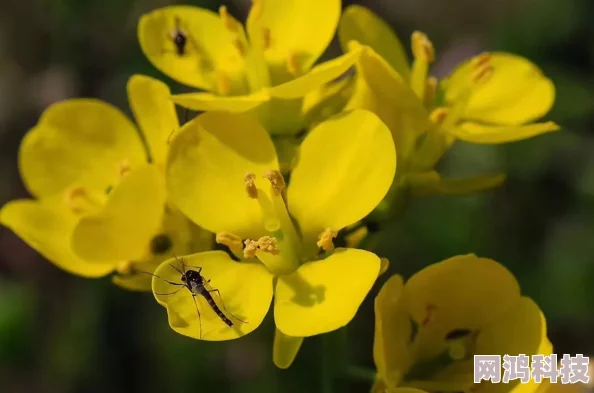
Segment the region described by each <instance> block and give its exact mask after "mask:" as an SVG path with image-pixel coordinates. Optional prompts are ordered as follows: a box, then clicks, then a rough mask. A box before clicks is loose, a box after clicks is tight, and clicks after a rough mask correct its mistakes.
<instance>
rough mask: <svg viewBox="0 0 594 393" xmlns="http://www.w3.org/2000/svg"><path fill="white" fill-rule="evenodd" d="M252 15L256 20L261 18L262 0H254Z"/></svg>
mask: <svg viewBox="0 0 594 393" xmlns="http://www.w3.org/2000/svg"><path fill="white" fill-rule="evenodd" d="M250 14H251V16H252V17H253V18H254V19H258V18H260V16H261V15H262V0H252V9H251V10H250Z"/></svg>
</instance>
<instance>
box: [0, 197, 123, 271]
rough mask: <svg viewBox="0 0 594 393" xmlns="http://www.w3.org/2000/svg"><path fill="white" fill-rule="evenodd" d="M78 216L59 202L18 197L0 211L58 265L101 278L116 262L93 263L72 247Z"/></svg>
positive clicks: (8, 224)
mask: <svg viewBox="0 0 594 393" xmlns="http://www.w3.org/2000/svg"><path fill="white" fill-rule="evenodd" d="M77 222H78V218H77V217H76V216H75V215H74V214H72V213H71V212H70V211H68V210H66V209H65V208H63V207H60V206H59V205H57V204H53V203H46V202H38V201H34V200H16V201H12V202H9V203H7V204H6V205H4V206H3V207H2V210H0V223H2V225H4V226H6V227H8V228H10V230H12V231H13V232H14V233H15V234H16V235H17V236H19V237H20V238H21V239H23V241H24V242H25V243H27V244H28V245H29V246H31V247H32V248H33V249H35V250H36V251H37V252H39V253H40V254H41V255H43V257H44V258H46V259H47V260H49V261H50V262H51V263H53V264H54V265H56V266H58V267H59V268H61V269H63V270H65V271H67V272H69V273H72V274H76V275H78V276H83V277H101V276H105V275H106V274H109V273H110V272H111V271H112V270H113V269H114V268H115V264H114V263H113V262H110V263H106V262H101V263H99V262H98V263H91V262H88V261H85V260H82V259H80V258H79V257H78V256H77V255H76V254H74V252H73V251H72V249H71V248H70V238H71V235H72V231H73V230H74V226H75V225H76V223H77Z"/></svg>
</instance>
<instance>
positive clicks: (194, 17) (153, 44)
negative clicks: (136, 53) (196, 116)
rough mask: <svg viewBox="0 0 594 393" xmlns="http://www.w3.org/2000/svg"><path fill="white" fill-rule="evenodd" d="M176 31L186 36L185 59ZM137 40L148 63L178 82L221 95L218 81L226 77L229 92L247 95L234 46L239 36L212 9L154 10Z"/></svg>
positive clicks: (240, 60) (143, 19) (142, 22)
mask: <svg viewBox="0 0 594 393" xmlns="http://www.w3.org/2000/svg"><path fill="white" fill-rule="evenodd" d="M176 19H178V20H179V23H178V26H176ZM177 30H180V31H181V32H182V34H183V35H184V36H185V37H186V43H185V46H184V54H183V55H182V56H180V55H179V54H178V53H177V52H176V46H175V44H174V42H173V38H172V35H173V36H175V34H176V32H177ZM138 39H139V41H140V47H141V48H142V51H143V52H144V54H145V56H146V57H147V58H148V60H149V61H150V62H151V63H152V64H153V65H154V66H155V67H156V68H157V69H159V70H160V71H161V72H163V73H164V74H166V75H167V76H169V77H171V78H173V79H175V80H177V81H178V82H181V83H183V84H186V85H189V86H194V87H198V88H201V89H205V90H209V91H214V92H217V93H221V91H220V86H219V84H220V82H219V80H220V78H221V77H224V78H225V79H226V80H227V82H226V83H228V84H229V86H227V88H226V89H224V90H228V93H234V94H241V93H242V92H247V88H248V87H247V80H246V78H245V73H244V70H245V62H244V60H243V57H242V55H241V53H240V50H239V48H238V47H237V46H236V45H235V44H234V42H235V40H236V37H235V36H234V34H233V33H232V32H231V31H230V30H229V29H227V27H226V26H225V24H224V23H223V21H222V19H221V18H220V17H219V15H218V14H216V13H214V12H212V11H210V10H207V9H203V8H198V7H193V6H183V5H179V6H170V7H164V8H160V9H157V10H155V11H152V12H151V13H149V14H145V15H143V16H142V17H141V18H140V21H139V23H138Z"/></svg>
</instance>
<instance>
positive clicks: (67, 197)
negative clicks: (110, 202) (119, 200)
mask: <svg viewBox="0 0 594 393" xmlns="http://www.w3.org/2000/svg"><path fill="white" fill-rule="evenodd" d="M106 200H107V196H106V195H102V194H99V193H96V192H91V191H89V190H88V189H86V188H84V187H79V186H77V187H70V188H68V189H67V190H66V191H65V192H64V196H63V203H64V205H66V207H68V209H70V210H71V211H72V212H73V213H74V214H76V215H82V214H89V213H92V212H95V211H98V210H100V209H101V208H102V207H103V205H104V204H105V202H106Z"/></svg>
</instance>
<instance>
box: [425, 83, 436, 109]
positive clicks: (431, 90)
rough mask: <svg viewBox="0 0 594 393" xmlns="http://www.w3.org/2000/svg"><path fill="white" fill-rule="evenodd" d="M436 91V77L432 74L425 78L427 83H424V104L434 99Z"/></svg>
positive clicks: (428, 103)
mask: <svg viewBox="0 0 594 393" xmlns="http://www.w3.org/2000/svg"><path fill="white" fill-rule="evenodd" d="M436 92H437V78H436V77H434V76H430V77H428V78H427V83H426V85H425V105H430V104H431V103H432V102H433V100H434V99H435V95H436Z"/></svg>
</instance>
